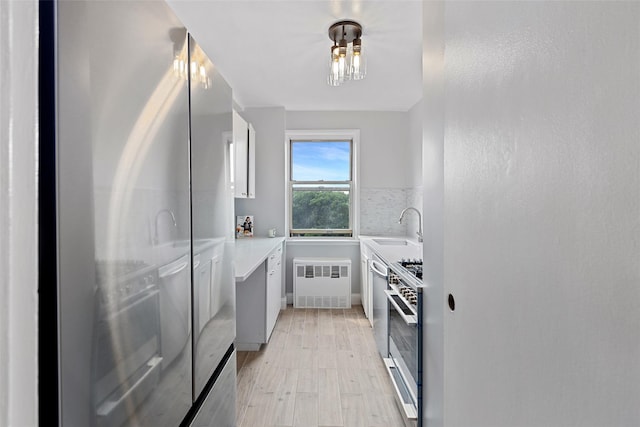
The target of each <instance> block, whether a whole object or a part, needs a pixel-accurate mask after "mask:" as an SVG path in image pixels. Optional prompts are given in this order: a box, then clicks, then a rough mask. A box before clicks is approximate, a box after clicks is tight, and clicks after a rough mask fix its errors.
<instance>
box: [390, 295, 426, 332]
mask: <svg viewBox="0 0 640 427" xmlns="http://www.w3.org/2000/svg"><path fill="white" fill-rule="evenodd" d="M384 293H385V294H387V299H388V300H389V303H390V304H391V305H393V308H394V309H395V310H396V311H397V312H398V314H399V315H400V317H402V320H404V323H406V324H407V326H415V325H416V324H417V323H418V322H417V321H416V316H415V315H411V316H407V315H406V314H404V312H403V311H402V309H401V308H400V306H398V304H397V303H396V302H395V301H394V299H393V298H392V297H391V295H397V294H396V293H395V292H393V291H389V290H386V289H385V291H384Z"/></svg>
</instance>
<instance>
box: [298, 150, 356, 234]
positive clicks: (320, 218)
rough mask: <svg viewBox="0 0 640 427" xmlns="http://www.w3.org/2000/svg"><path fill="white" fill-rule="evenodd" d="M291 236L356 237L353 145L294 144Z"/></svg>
mask: <svg viewBox="0 0 640 427" xmlns="http://www.w3.org/2000/svg"><path fill="white" fill-rule="evenodd" d="M290 144H291V147H290V153H291V155H290V161H291V164H290V168H289V171H290V176H289V197H290V198H289V200H290V205H289V206H290V215H289V218H290V235H291V236H349V237H351V236H352V235H353V225H352V223H353V222H352V205H353V203H352V197H353V188H352V186H353V177H352V174H353V172H352V171H353V168H352V163H353V143H352V141H351V140H349V141H345V140H341V141H303V140H291V141H290Z"/></svg>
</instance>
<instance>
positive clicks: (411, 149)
mask: <svg viewBox="0 0 640 427" xmlns="http://www.w3.org/2000/svg"><path fill="white" fill-rule="evenodd" d="M423 104H424V103H423V101H422V100H420V101H419V102H418V103H416V105H414V106H413V107H411V109H409V111H408V116H409V138H408V139H407V143H408V146H407V152H408V153H409V161H410V164H409V169H408V172H409V188H408V189H407V202H406V205H407V206H413V207H415V208H417V209H419V210H420V211H421V212H423V213H424V210H423V208H422V204H423V199H424V187H423V185H422V179H423V177H422V129H423V126H422V121H423V117H424V113H423ZM405 218H406V221H405V220H403V223H406V231H407V236H410V237H415V231H416V230H418V225H419V218H418V216H417V215H415V214H412V213H409V214H407V216H406V217H405ZM423 223H424V220H423Z"/></svg>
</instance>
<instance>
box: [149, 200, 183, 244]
mask: <svg viewBox="0 0 640 427" xmlns="http://www.w3.org/2000/svg"><path fill="white" fill-rule="evenodd" d="M163 212H166V213H168V214H169V215H171V220H172V221H173V226H174V227H175V228H176V230H177V229H178V223H177V222H176V216H175V215H174V214H173V211H172V210H171V209H161V210H159V211H158V213H157V214H156V229H155V234H154V237H153V243H154V244H155V245H157V244H158V243H160V238H159V236H158V219H159V218H160V215H161V214H162V213H163Z"/></svg>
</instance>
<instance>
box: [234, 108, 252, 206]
mask: <svg viewBox="0 0 640 427" xmlns="http://www.w3.org/2000/svg"><path fill="white" fill-rule="evenodd" d="M248 138H249V132H248V127H247V122H246V121H245V120H244V119H243V118H242V117H241V116H240V114H238V113H237V112H236V111H235V110H234V111H233V154H234V163H235V169H234V179H233V185H234V195H235V197H241V198H246V197H247V195H248V194H249V189H248V187H247V185H248V179H247V178H248V167H249V162H248V159H249V145H248V142H249V141H248Z"/></svg>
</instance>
